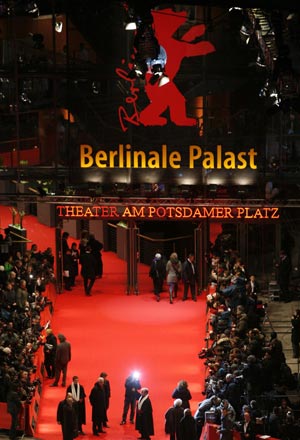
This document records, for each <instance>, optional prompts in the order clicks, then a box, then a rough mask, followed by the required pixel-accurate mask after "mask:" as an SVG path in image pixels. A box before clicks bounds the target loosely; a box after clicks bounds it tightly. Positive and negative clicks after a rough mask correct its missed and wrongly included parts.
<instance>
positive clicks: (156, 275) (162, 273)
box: [149, 253, 166, 301]
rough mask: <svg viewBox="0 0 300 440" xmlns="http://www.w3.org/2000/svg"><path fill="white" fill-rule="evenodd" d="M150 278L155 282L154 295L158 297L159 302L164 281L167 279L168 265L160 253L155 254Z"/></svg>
mask: <svg viewBox="0 0 300 440" xmlns="http://www.w3.org/2000/svg"><path fill="white" fill-rule="evenodd" d="M149 276H150V277H151V278H152V281H153V289H154V295H155V296H156V300H157V301H159V300H160V293H161V292H162V290H163V283H164V279H165V278H166V265H165V263H164V261H163V260H162V257H161V254H160V253H157V254H155V257H154V258H153V260H152V263H151V266H150V270H149Z"/></svg>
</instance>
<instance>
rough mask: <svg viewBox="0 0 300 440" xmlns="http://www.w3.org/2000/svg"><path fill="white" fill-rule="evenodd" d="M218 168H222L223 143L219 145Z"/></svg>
mask: <svg viewBox="0 0 300 440" xmlns="http://www.w3.org/2000/svg"><path fill="white" fill-rule="evenodd" d="M217 168H218V169H220V168H222V145H217Z"/></svg>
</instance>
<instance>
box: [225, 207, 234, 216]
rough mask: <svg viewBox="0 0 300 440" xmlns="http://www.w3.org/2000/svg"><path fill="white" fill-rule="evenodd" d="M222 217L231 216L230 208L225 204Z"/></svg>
mask: <svg viewBox="0 0 300 440" xmlns="http://www.w3.org/2000/svg"><path fill="white" fill-rule="evenodd" d="M224 218H233V215H232V214H231V208H229V207H228V206H226V207H225V208H224Z"/></svg>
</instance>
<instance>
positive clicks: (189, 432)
mask: <svg viewBox="0 0 300 440" xmlns="http://www.w3.org/2000/svg"><path fill="white" fill-rule="evenodd" d="M179 432H180V436H179V438H180V440H197V438H198V434H197V422H196V420H195V419H194V417H193V416H192V413H191V410H190V409H189V408H186V409H185V410H184V415H183V417H182V419H181V420H180V422H179Z"/></svg>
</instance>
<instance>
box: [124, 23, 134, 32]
mask: <svg viewBox="0 0 300 440" xmlns="http://www.w3.org/2000/svg"><path fill="white" fill-rule="evenodd" d="M125 30H126V31H135V30H136V22H135V21H130V22H128V23H126V25H125Z"/></svg>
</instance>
